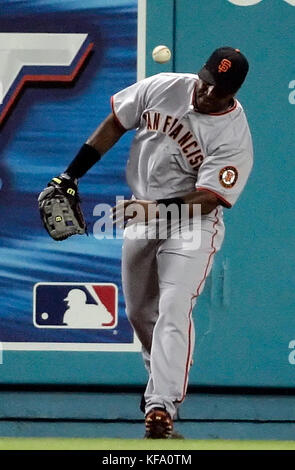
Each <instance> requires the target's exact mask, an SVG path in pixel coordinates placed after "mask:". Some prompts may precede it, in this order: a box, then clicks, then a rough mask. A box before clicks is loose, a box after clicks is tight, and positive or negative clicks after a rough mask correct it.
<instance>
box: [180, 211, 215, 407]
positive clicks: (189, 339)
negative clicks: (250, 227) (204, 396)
mask: <svg viewBox="0 0 295 470" xmlns="http://www.w3.org/2000/svg"><path fill="white" fill-rule="evenodd" d="M217 214H218V209H217V208H216V211H215V217H216V220H215V222H214V224H213V230H214V229H215V226H216V224H217V223H218V222H219V219H218V216H217ZM217 233H218V230H217V229H216V230H215V232H214V233H213V235H212V239H211V248H212V251H211V253H210V255H209V258H208V262H207V266H206V269H205V273H204V276H203V279H202V280H201V282H200V284H199V285H198V288H197V292H196V294H195V295H193V296H192V298H191V307H190V310H189V314H188V315H189V320H190V323H189V329H188V352H187V359H186V365H185V376H184V377H185V379H184V385H183V391H182V397H181V399H180V400H176V401H177V403H181V402H183V400H184V399H185V395H186V390H187V385H188V373H189V368H190V363H191V350H192V345H191V331H192V311H193V305H192V302H193V299H195V298H197V297H199V295H200V289H201V287H202V284H203V283H204V282H205V280H206V277H207V273H208V269H209V266H210V262H211V258H212V256H213V255H214V254H215V253H216V247H215V246H214V239H215V237H216V235H217Z"/></svg>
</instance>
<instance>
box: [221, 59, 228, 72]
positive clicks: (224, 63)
mask: <svg viewBox="0 0 295 470" xmlns="http://www.w3.org/2000/svg"><path fill="white" fill-rule="evenodd" d="M230 68H231V61H230V60H228V59H222V61H221V62H220V64H219V65H218V72H219V73H221V72H227V71H228V69H230Z"/></svg>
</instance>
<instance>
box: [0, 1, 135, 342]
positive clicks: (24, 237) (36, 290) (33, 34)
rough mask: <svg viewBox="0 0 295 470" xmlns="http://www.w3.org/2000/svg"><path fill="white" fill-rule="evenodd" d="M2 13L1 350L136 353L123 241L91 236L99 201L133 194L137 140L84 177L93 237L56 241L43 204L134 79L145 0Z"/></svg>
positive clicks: (35, 6)
mask: <svg viewBox="0 0 295 470" xmlns="http://www.w3.org/2000/svg"><path fill="white" fill-rule="evenodd" d="M0 8H1V17H0V58H1V69H0V81H1V90H0V91H1V94H2V96H1V98H2V100H1V105H0V125H1V128H0V139H1V141H0V186H1V190H0V216H1V231H0V256H1V268H0V341H1V343H2V345H3V349H4V350H5V349H10V350H51V351H52V350H55V349H56V350H77V351H80V350H88V351H93V350H103V351H105V350H106V351H112V350H114V351H117V350H123V351H133V350H138V344H137V341H136V338H134V334H133V331H132V328H131V326H130V324H129V322H128V320H127V318H126V314H125V310H124V300H123V295H122V288H121V273H120V264H121V243H122V240H121V239H120V238H117V239H116V238H114V239H105V238H103V239H98V238H97V237H95V236H94V235H93V227H94V225H95V222H96V221H97V216H96V215H95V214H96V212H95V207H96V206H97V204H100V203H104V204H109V205H110V206H113V205H114V204H115V203H116V195H118V194H120V195H122V197H130V191H129V189H128V187H127V185H126V182H125V174H124V173H125V164H126V161H127V158H128V148H129V143H130V140H131V138H132V133H131V134H130V135H126V137H125V136H124V137H123V138H122V139H121V141H120V143H118V144H117V146H116V148H115V149H114V150H111V151H110V152H109V153H108V155H107V157H106V158H105V160H104V161H103V164H101V165H97V166H95V167H93V168H92V169H91V170H90V171H89V174H88V175H87V178H85V179H84V180H81V183H80V192H81V195H82V199H83V201H82V207H83V211H84V213H85V217H86V220H87V224H88V232H89V236H88V237H86V236H83V237H82V236H76V237H72V238H70V239H68V240H66V241H63V242H55V241H53V240H52V239H51V238H50V237H49V236H48V234H47V233H46V232H45V230H44V228H43V226H42V223H41V220H40V216H39V211H38V203H37V197H38V194H39V192H40V191H41V190H42V189H43V187H44V186H46V184H47V182H48V181H49V180H50V179H51V178H52V177H53V176H56V175H58V174H60V173H61V172H62V171H63V170H64V169H65V168H66V167H67V165H68V164H69V162H70V161H71V160H72V158H73V157H74V155H75V154H76V153H77V151H78V149H79V148H80V147H81V145H82V144H83V143H84V142H85V140H86V139H87V138H88V136H89V135H90V134H91V133H92V132H93V130H94V129H95V128H96V127H97V126H98V124H99V123H100V122H101V121H102V120H103V119H104V118H105V117H106V116H107V114H109V112H110V111H111V107H110V98H111V96H112V95H113V94H114V93H115V92H117V91H119V90H120V89H122V88H124V87H126V86H128V85H130V84H131V83H133V82H135V81H136V47H137V2H136V1H135V0H126V1H122V0H121V1H119V0H117V1H112V2H109V1H106V0H95V1H94V0H85V1H84V2H83V5H82V4H81V2H78V1H70V2H68V1H60V0H58V1H54V0H52V1H43V0H34V1H24V2H19V1H10V2H6V1H5V0H1V1H0ZM71 299H72V300H71ZM73 299H74V303H75V304H76V305H79V306H80V312H81V311H83V312H84V314H83V321H82V322H81V320H79V319H78V318H77V312H75V308H74V307H73Z"/></svg>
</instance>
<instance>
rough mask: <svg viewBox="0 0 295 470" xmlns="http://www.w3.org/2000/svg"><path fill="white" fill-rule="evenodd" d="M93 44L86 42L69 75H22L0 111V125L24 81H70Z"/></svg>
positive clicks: (76, 73) (74, 76)
mask: <svg viewBox="0 0 295 470" xmlns="http://www.w3.org/2000/svg"><path fill="white" fill-rule="evenodd" d="M93 46H94V43H93V42H91V43H90V44H88V46H87V49H86V50H85V52H84V54H83V55H82V56H81V58H80V60H79V62H78V63H77V65H76V67H75V68H74V70H73V72H72V73H71V74H70V75H24V76H23V77H22V79H21V81H20V82H19V83H18V85H17V87H16V88H15V90H14V93H13V94H12V96H11V97H10V99H9V101H8V103H7V104H6V106H5V108H4V109H3V111H2V113H1V116H0V126H1V124H2V123H3V121H4V119H5V118H6V116H7V114H8V113H9V111H10V109H11V108H12V106H13V104H14V102H15V100H16V98H17V97H18V95H19V93H20V92H21V90H22V89H23V87H24V85H25V84H26V83H28V82H72V81H73V80H74V79H75V78H76V76H77V75H78V73H79V71H80V69H81V67H82V65H83V64H84V63H85V61H86V59H87V57H88V56H89V54H90V52H91V50H92V48H93Z"/></svg>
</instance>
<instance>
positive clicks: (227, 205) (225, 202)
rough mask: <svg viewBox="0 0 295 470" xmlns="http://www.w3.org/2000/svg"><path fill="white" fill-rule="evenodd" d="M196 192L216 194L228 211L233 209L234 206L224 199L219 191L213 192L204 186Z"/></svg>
mask: <svg viewBox="0 0 295 470" xmlns="http://www.w3.org/2000/svg"><path fill="white" fill-rule="evenodd" d="M196 191H208V193H212V194H215V196H217V197H218V199H220V200H221V201H222V202H223V203H224V204H225V206H226V207H227V208H228V209H230V208H231V207H232V204H231V203H230V202H228V201H227V200H226V199H224V197H222V196H221V195H220V194H219V193H218V192H217V191H213V190H212V189H208V188H205V187H203V186H199V187H198V188H196Z"/></svg>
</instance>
